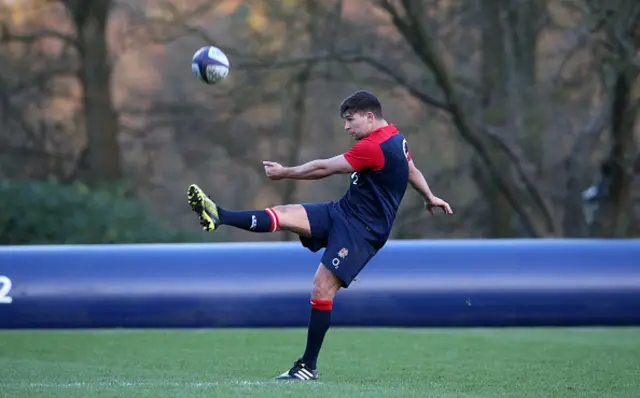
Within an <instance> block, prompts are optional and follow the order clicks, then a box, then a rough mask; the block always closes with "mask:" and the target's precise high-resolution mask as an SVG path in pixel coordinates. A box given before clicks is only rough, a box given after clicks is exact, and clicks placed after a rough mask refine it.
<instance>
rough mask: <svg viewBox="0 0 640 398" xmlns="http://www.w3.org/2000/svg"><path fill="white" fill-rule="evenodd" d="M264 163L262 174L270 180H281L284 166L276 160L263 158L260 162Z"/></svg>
mask: <svg viewBox="0 0 640 398" xmlns="http://www.w3.org/2000/svg"><path fill="white" fill-rule="evenodd" d="M262 164H264V174H266V176H267V177H269V179H271V180H282V179H283V178H284V177H285V175H284V167H282V165H281V164H280V163H276V162H268V161H266V160H264V161H263V162H262Z"/></svg>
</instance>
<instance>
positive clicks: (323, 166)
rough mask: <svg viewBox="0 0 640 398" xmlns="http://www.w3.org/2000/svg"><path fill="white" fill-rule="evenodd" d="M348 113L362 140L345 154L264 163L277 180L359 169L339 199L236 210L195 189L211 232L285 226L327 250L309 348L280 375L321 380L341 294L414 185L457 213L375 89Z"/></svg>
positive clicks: (346, 108) (195, 202)
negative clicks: (434, 188)
mask: <svg viewBox="0 0 640 398" xmlns="http://www.w3.org/2000/svg"><path fill="white" fill-rule="evenodd" d="M340 116H341V117H342V118H344V120H345V130H346V131H347V132H348V133H349V134H350V135H351V137H353V139H354V140H355V141H356V143H355V144H354V145H353V146H352V147H351V149H349V151H347V152H345V153H344V154H341V155H338V156H335V157H332V158H330V159H318V160H313V161H310V162H308V163H305V164H302V165H300V166H297V167H283V166H282V165H280V164H278V163H275V162H267V161H265V162H263V163H264V170H265V174H266V175H267V177H269V178H270V179H272V180H282V179H297V180H312V179H320V178H324V177H328V176H330V175H333V174H351V183H350V185H349V189H348V190H347V192H346V193H345V194H344V196H342V198H340V199H339V200H337V201H330V202H325V203H308V204H290V205H283V206H275V207H272V208H268V209H265V210H248V211H234V210H229V209H224V208H222V207H220V206H218V205H217V204H216V203H215V202H213V201H212V200H211V199H210V198H209V197H208V196H207V195H206V194H205V193H204V192H203V191H202V190H201V189H200V188H199V187H198V186H197V185H191V186H190V187H189V192H188V197H189V204H190V205H191V208H192V209H193V211H195V212H196V213H197V214H198V216H199V218H200V224H201V225H202V226H203V228H204V229H205V230H206V231H214V230H215V229H217V228H219V227H220V226H222V225H229V226H232V227H236V228H241V229H244V230H247V231H252V232H275V231H279V230H284V231H291V232H294V233H296V234H298V235H299V236H300V241H301V243H302V245H303V246H304V247H306V248H308V249H309V250H311V251H312V252H317V251H318V250H320V249H322V248H325V251H324V254H323V256H322V260H321V263H320V265H319V267H318V269H317V271H316V274H315V277H314V279H313V288H312V291H311V316H310V318H309V327H308V333H307V346H306V348H305V351H304V354H303V355H302V357H300V358H299V359H298V360H296V361H295V362H294V364H293V366H292V367H291V369H289V370H288V371H287V372H285V373H283V374H282V375H280V376H278V377H277V378H276V379H278V380H287V379H289V380H291V379H293V380H302V381H307V380H315V379H318V370H317V361H318V355H319V353H320V347H321V346H322V342H323V340H324V337H325V334H326V333H327V330H328V329H329V326H330V323H331V309H332V307H333V299H334V297H335V295H336V293H337V292H338V290H339V289H340V288H348V287H349V285H350V284H351V282H352V281H353V279H354V278H355V277H356V276H357V275H358V274H359V273H360V271H362V269H363V268H364V266H365V265H366V264H367V263H368V262H369V261H370V260H371V258H372V257H373V256H375V255H376V253H377V252H378V251H379V250H380V249H381V248H382V247H383V246H384V245H385V243H386V242H387V240H388V238H389V234H390V233H391V228H392V226H393V222H394V220H395V217H396V213H397V211H398V207H399V206H400V202H401V201H402V198H403V196H404V193H405V191H406V189H407V184H411V186H412V187H413V188H414V189H415V190H416V191H418V192H419V193H420V194H421V195H422V197H423V198H424V199H425V202H426V208H427V210H428V211H429V212H430V213H431V214H435V212H434V209H436V208H441V209H442V210H443V211H444V212H445V214H453V211H452V210H451V207H450V206H449V204H448V203H447V202H445V201H443V200H442V199H440V198H438V197H436V196H435V195H433V193H432V192H431V190H430V189H429V185H428V184H427V182H426V180H425V178H424V176H423V175H422V173H421V172H420V171H419V170H418V169H417V168H416V166H415V165H414V163H413V160H412V159H411V152H410V151H409V147H408V145H407V140H406V139H405V137H404V136H403V135H402V134H400V133H399V132H398V130H397V129H396V128H395V127H394V126H393V125H392V124H389V123H387V121H386V120H385V119H384V118H383V115H382V106H381V104H380V101H379V100H378V98H376V97H375V96H374V95H373V94H371V93H370V92H367V91H358V92H355V93H353V94H351V95H350V96H349V97H348V98H346V99H345V100H344V101H343V102H342V104H341V105H340Z"/></svg>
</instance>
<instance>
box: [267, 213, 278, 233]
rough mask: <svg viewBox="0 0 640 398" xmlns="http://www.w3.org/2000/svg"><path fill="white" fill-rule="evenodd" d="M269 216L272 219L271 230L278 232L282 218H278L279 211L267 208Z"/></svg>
mask: <svg viewBox="0 0 640 398" xmlns="http://www.w3.org/2000/svg"><path fill="white" fill-rule="evenodd" d="M265 210H266V212H267V214H268V215H269V218H270V219H271V230H270V232H276V231H277V230H278V229H279V228H280V220H279V219H278V213H276V211H275V210H273V209H271V208H269V209H265Z"/></svg>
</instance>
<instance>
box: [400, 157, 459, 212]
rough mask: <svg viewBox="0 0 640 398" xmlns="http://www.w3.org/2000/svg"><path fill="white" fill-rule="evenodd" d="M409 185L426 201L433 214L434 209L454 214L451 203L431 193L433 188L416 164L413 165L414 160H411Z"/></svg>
mask: <svg viewBox="0 0 640 398" xmlns="http://www.w3.org/2000/svg"><path fill="white" fill-rule="evenodd" d="M409 184H410V185H411V186H412V187H413V189H415V190H416V191H418V193H420V195H422V197H423V198H424V200H425V203H426V207H427V210H429V212H430V213H431V214H434V211H433V209H434V208H441V209H442V211H444V212H445V214H453V210H452V209H451V206H450V205H449V203H447V202H445V201H444V200H442V199H440V198H439V197H437V196H435V195H434V194H433V192H431V188H430V187H429V184H428V183H427V180H426V178H424V174H422V172H421V171H420V170H418V168H417V167H416V165H415V163H413V159H409Z"/></svg>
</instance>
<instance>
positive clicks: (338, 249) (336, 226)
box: [300, 202, 377, 288]
mask: <svg viewBox="0 0 640 398" xmlns="http://www.w3.org/2000/svg"><path fill="white" fill-rule="evenodd" d="M302 206H303V207H304V209H305V210H306V211H307V217H308V219H309V225H310V226H311V238H306V237H303V236H301V237H300V242H301V243H302V245H303V246H304V247H306V248H307V249H309V250H311V251H312V252H314V253H315V252H317V251H318V250H320V249H322V248H325V251H324V254H323V255H322V264H324V265H325V267H327V268H328V269H329V270H331V271H332V272H333V273H334V275H335V276H337V277H338V278H339V279H340V280H341V281H342V287H344V288H347V287H349V285H350V284H351V282H352V281H353V280H354V278H355V277H356V276H357V275H358V274H359V273H360V271H362V269H363V268H364V266H365V265H367V263H368V262H369V260H371V258H373V256H374V255H375V254H376V252H377V250H375V249H374V247H373V246H372V245H371V244H370V243H369V242H368V241H367V240H365V238H364V236H362V234H361V233H360V232H358V231H357V230H356V229H355V228H354V227H353V226H351V225H350V222H349V221H350V220H349V219H347V218H346V217H345V216H344V215H342V213H340V212H338V211H337V210H336V209H335V207H334V206H335V202H325V203H310V204H303V205H302ZM351 222H352V223H353V222H355V221H353V220H351Z"/></svg>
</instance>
